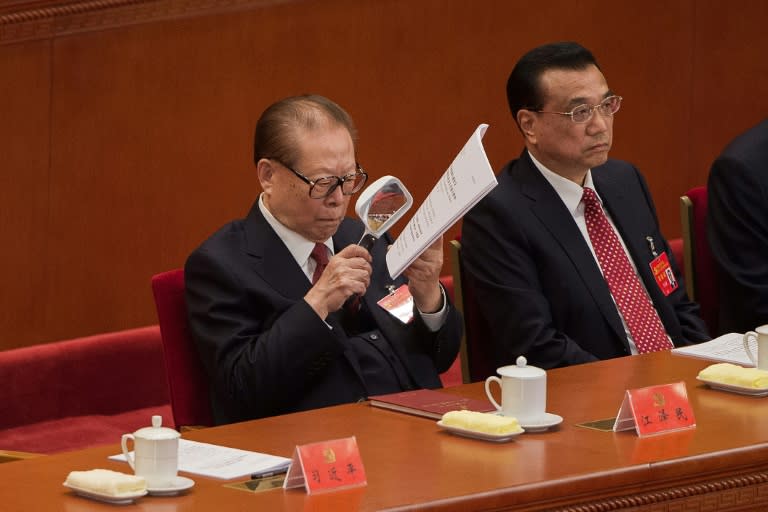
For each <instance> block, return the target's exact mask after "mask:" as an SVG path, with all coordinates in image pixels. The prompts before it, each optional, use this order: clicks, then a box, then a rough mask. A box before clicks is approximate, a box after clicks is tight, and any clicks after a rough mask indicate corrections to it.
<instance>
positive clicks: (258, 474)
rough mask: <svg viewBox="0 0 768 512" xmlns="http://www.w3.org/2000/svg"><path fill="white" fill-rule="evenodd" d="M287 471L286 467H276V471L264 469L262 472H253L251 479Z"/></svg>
mask: <svg viewBox="0 0 768 512" xmlns="http://www.w3.org/2000/svg"><path fill="white" fill-rule="evenodd" d="M287 472H288V470H287V469H278V470H276V471H266V472H264V473H253V474H252V475H251V480H256V479H257V478H269V477H270V476H278V475H284V474H286V473H287Z"/></svg>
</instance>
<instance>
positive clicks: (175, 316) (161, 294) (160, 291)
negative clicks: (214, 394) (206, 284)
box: [152, 269, 213, 430]
mask: <svg viewBox="0 0 768 512" xmlns="http://www.w3.org/2000/svg"><path fill="white" fill-rule="evenodd" d="M152 292H153V294H154V296H155V305H156V306H157V317H158V320H159V323H160V334H161V336H162V340H163V355H164V357H165V369H166V374H167V378H168V389H169V390H170V394H171V407H172V408H173V421H174V423H175V426H176V428H177V429H184V430H187V429H190V428H196V427H201V426H210V425H213V415H212V413H211V402H210V391H209V389H208V379H207V376H206V373H205V369H204V368H203V364H202V362H201V361H200V356H199V355H198V353H197V349H196V348H195V345H194V343H193V341H192V335H191V333H190V332H189V326H188V324H187V305H186V302H185V300H184V270H182V269H176V270H170V271H168V272H163V273H161V274H157V275H155V276H153V277H152Z"/></svg>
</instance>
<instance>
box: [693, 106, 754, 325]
mask: <svg viewBox="0 0 768 512" xmlns="http://www.w3.org/2000/svg"><path fill="white" fill-rule="evenodd" d="M707 195H708V196H709V197H708V210H707V230H708V231H707V238H708V240H709V245H710V248H711V249H712V256H713V257H714V259H715V262H716V264H717V266H718V268H719V275H718V285H719V293H720V318H719V328H720V331H721V332H745V331H749V330H752V329H754V328H755V327H757V326H759V325H763V324H768V119H766V120H764V121H763V122H761V123H760V124H758V125H757V126H755V127H753V128H752V129H750V130H748V131H747V132H745V133H744V134H742V135H740V136H739V137H737V138H736V139H735V140H734V141H733V142H731V144H729V145H728V147H726V148H725V150H724V151H723V153H722V154H721V155H720V156H719V157H718V158H717V159H716V160H715V162H714V163H713V164H712V169H711V171H710V174H709V181H708V184H707Z"/></svg>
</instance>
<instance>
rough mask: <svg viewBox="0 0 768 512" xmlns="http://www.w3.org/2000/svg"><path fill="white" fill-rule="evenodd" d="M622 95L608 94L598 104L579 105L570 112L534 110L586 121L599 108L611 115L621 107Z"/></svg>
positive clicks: (605, 115)
mask: <svg viewBox="0 0 768 512" xmlns="http://www.w3.org/2000/svg"><path fill="white" fill-rule="evenodd" d="M621 100H622V97H621V96H616V95H613V96H608V97H607V98H605V99H604V100H603V101H601V102H600V103H598V104H597V105H579V106H578V107H576V108H574V109H573V110H571V111H570V112H551V111H547V110H534V112H538V113H539V114H558V115H561V116H570V118H571V121H573V122H574V123H586V122H587V121H589V120H590V119H592V114H593V113H594V112H595V110H597V111H598V112H600V115H602V116H604V117H611V116H612V115H613V114H615V113H616V112H618V111H619V109H620V108H621Z"/></svg>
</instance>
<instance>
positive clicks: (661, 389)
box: [613, 381, 696, 437]
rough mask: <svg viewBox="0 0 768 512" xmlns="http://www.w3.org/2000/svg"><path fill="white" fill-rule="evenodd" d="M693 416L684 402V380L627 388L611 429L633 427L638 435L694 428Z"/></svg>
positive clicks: (685, 400) (685, 396)
mask: <svg viewBox="0 0 768 512" xmlns="http://www.w3.org/2000/svg"><path fill="white" fill-rule="evenodd" d="M695 426H696V418H695V417H694V416H693V409H692V408H691V404H690V403H689V402H688V393H687V391H686V389H685V382H682V381H681V382H675V383H674V384H664V385H660V386H650V387H647V388H638V389H628V390H627V391H626V393H625V394H624V401H623V402H621V408H619V414H618V416H617V417H616V422H615V423H614V425H613V431H614V432H619V431H622V430H631V429H632V428H634V429H635V430H636V431H637V435H638V436H640V437H643V436H648V435H654V434H661V433H664V432H672V431H675V430H683V429H688V428H694V427H695Z"/></svg>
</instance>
